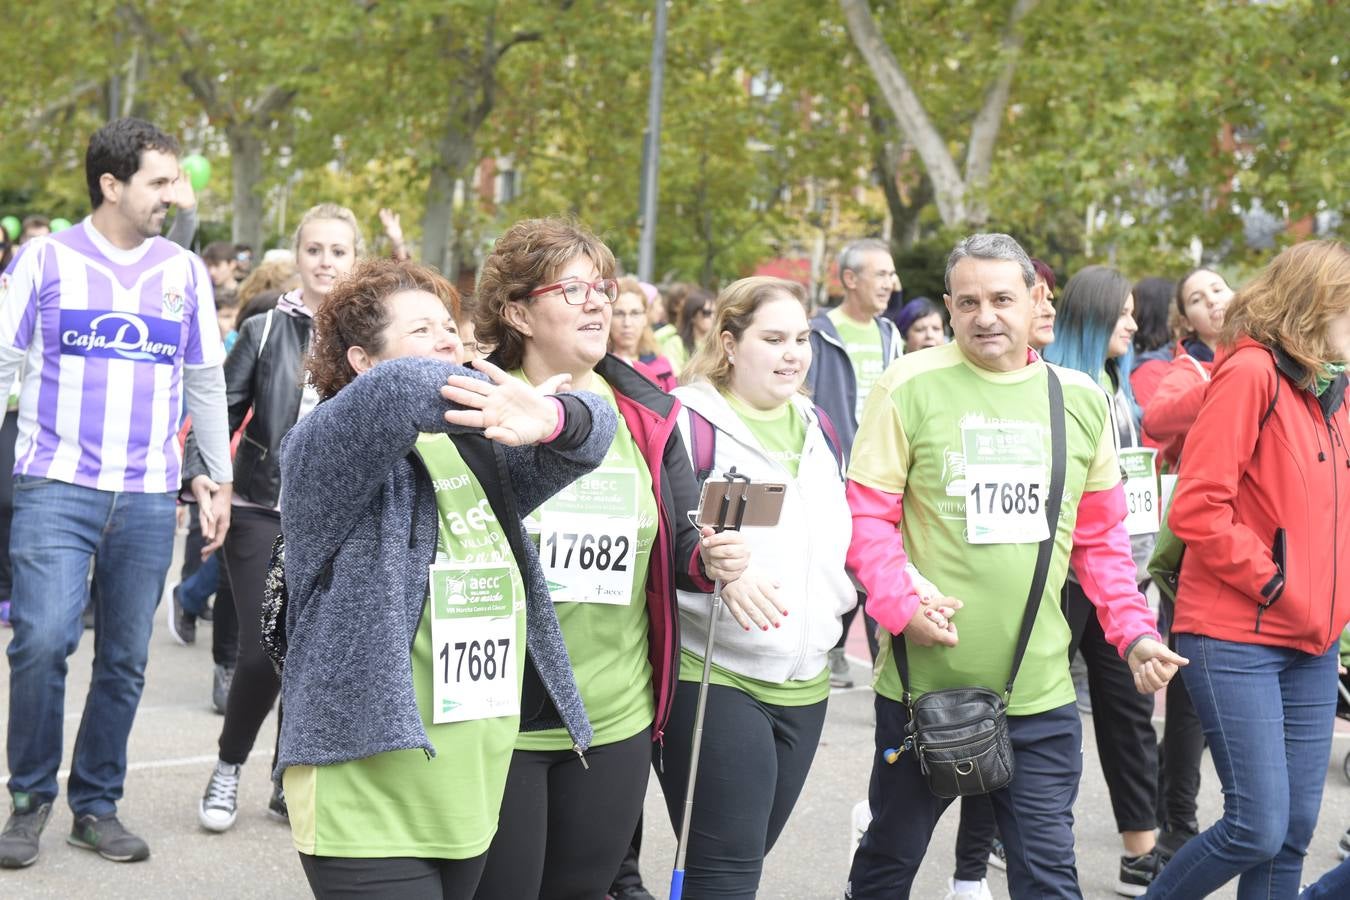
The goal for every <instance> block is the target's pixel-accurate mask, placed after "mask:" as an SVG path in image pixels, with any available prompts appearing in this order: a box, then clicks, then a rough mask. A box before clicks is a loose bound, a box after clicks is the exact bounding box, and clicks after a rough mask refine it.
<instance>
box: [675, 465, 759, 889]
mask: <svg viewBox="0 0 1350 900" xmlns="http://www.w3.org/2000/svg"><path fill="white" fill-rule="evenodd" d="M724 477H725V478H726V480H727V481H728V482H729V483H730V482H739V483H740V484H741V491H740V494H739V495H738V496H733V491H732V488H731V487H728V488H727V492H726V493H725V494H723V495H722V505H721V506H720V507H719V508H718V510H717V522H716V523H715V524H714V525H713V528H715V529H716V530H717V531H718V532H719V533H721V532H723V531H727V530H731V531H740V530H741V522H743V521H744V520H745V508H746V507H747V506H748V505H749V499H750V476H748V475H742V474H740V473H739V472H737V471H736V467H735V466H732V467H731V470H730V471H728V472H727V473H726V475H725V476H724ZM733 506H734V508H733ZM721 612H722V580H721V579H720V578H719V579H718V580H717V581H716V582H715V583H714V584H713V593H712V617H711V618H710V619H708V645H707V647H705V648H704V650H703V677H702V678H700V679H699V682H698V705H697V706H696V707H695V708H694V741H693V743H692V744H691V745H690V748H689V780H688V781H687V782H686V783H685V786H684V816H683V817H681V819H680V839H679V843H677V844H676V845H675V869H674V871H672V872H671V873H670V900H681V898H682V897H683V896H684V858H685V854H686V853H687V852H688V850H689V822H690V820H691V819H693V817H694V785H695V784H696V783H697V782H698V755H699V751H700V750H701V749H702V747H703V713H704V711H705V708H706V707H707V703H708V679H709V677H710V676H711V675H712V654H713V634H714V632H715V630H716V628H717V617H718V615H719V614H720V613H721Z"/></svg>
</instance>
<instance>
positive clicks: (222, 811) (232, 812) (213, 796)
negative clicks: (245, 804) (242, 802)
mask: <svg viewBox="0 0 1350 900" xmlns="http://www.w3.org/2000/svg"><path fill="white" fill-rule="evenodd" d="M241 768H243V767H242V766H235V765H230V764H229V763H227V762H221V761H219V760H217V761H216V767H215V769H213V770H212V771H211V780H210V781H208V782H207V783H206V793H205V794H203V795H202V799H201V803H199V804H198V805H197V821H198V822H201V823H202V827H203V828H205V829H206V830H207V831H229V830H230V827H231V826H232V825H234V820H235V819H236V818H237V817H238V815H239V770H240V769H241Z"/></svg>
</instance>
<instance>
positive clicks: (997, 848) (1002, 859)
mask: <svg viewBox="0 0 1350 900" xmlns="http://www.w3.org/2000/svg"><path fill="white" fill-rule="evenodd" d="M989 865H991V866H993V867H994V868H995V869H1002V870H1003V871H1004V872H1006V871H1008V848H1007V847H1004V846H1003V841H1001V840H999V839H998V838H994V843H993V844H992V845H990V847H989Z"/></svg>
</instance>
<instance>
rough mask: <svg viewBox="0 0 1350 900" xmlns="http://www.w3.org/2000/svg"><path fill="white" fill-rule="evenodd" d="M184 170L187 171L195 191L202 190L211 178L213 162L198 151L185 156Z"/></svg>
mask: <svg viewBox="0 0 1350 900" xmlns="http://www.w3.org/2000/svg"><path fill="white" fill-rule="evenodd" d="M183 171H184V172H186V173H187V177H188V181H189V182H190V183H191V184H192V189H193V190H194V191H200V190H201V189H202V188H204V187H206V183H207V182H208V181H210V180H211V163H209V162H208V161H207V159H206V157H205V156H202V155H200V154H198V153H194V154H192V155H191V156H185V157H183Z"/></svg>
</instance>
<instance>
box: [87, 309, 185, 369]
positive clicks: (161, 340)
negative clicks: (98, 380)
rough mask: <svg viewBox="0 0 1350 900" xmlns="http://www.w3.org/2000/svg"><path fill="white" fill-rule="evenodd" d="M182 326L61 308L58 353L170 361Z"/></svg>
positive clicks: (145, 360)
mask: <svg viewBox="0 0 1350 900" xmlns="http://www.w3.org/2000/svg"><path fill="white" fill-rule="evenodd" d="M181 333H182V325H181V324H180V323H178V322H174V321H170V320H168V319H159V318H147V317H144V316H138V315H136V314H135V313H125V312H104V311H100V310H91V309H63V310H61V352H62V353H68V354H72V355H75V356H94V357H101V358H103V359H129V360H133V361H136V362H150V363H156V364H171V363H173V361H174V359H175V358H177V356H178V342H179V340H180V335H181Z"/></svg>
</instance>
